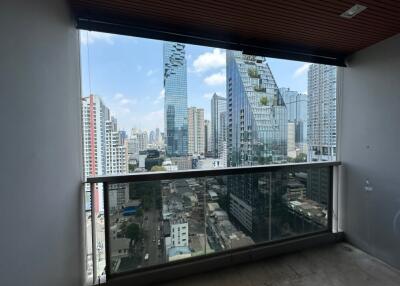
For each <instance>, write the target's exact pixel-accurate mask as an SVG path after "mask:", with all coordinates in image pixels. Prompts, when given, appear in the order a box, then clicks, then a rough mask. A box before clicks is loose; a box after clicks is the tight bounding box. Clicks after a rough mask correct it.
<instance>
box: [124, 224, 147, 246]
mask: <svg viewBox="0 0 400 286" xmlns="http://www.w3.org/2000/svg"><path fill="white" fill-rule="evenodd" d="M125 235H126V237H127V238H130V239H131V243H132V241H137V240H140V239H141V238H142V236H143V232H142V230H141V229H140V227H139V225H138V224H136V223H131V224H130V225H128V227H127V228H126V232H125Z"/></svg>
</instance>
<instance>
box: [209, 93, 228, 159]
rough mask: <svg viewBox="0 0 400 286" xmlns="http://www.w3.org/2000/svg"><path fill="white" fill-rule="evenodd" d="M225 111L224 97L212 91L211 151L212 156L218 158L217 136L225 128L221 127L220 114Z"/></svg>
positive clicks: (219, 135) (224, 130) (223, 131)
mask: <svg viewBox="0 0 400 286" xmlns="http://www.w3.org/2000/svg"><path fill="white" fill-rule="evenodd" d="M223 112H226V98H225V97H222V96H219V95H217V94H216V93H214V95H213V97H212V98H211V151H212V153H213V156H214V158H219V151H218V146H219V138H220V137H221V134H223V133H225V132H226V129H222V127H221V122H222V121H221V114H222V113H223Z"/></svg>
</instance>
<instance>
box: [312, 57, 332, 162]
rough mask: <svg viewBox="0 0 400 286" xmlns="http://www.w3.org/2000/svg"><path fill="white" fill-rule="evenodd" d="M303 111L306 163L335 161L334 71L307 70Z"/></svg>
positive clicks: (323, 68)
mask: <svg viewBox="0 0 400 286" xmlns="http://www.w3.org/2000/svg"><path fill="white" fill-rule="evenodd" d="M307 107H308V122H307V143H308V160H309V161H328V160H335V158H336V67H334V66H327V65H319V64H312V65H311V66H310V68H309V70H308V105H307Z"/></svg>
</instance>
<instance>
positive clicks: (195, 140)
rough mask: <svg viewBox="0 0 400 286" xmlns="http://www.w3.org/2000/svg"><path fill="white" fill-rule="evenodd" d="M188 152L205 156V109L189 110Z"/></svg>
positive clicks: (192, 108)
mask: <svg viewBox="0 0 400 286" xmlns="http://www.w3.org/2000/svg"><path fill="white" fill-rule="evenodd" d="M188 152H189V154H191V155H193V154H199V155H203V154H204V109H202V108H196V107H190V108H189V109H188Z"/></svg>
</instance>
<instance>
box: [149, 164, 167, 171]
mask: <svg viewBox="0 0 400 286" xmlns="http://www.w3.org/2000/svg"><path fill="white" fill-rule="evenodd" d="M166 170H167V169H165V168H164V167H163V166H158V165H155V166H153V167H151V170H150V172H160V171H166Z"/></svg>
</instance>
